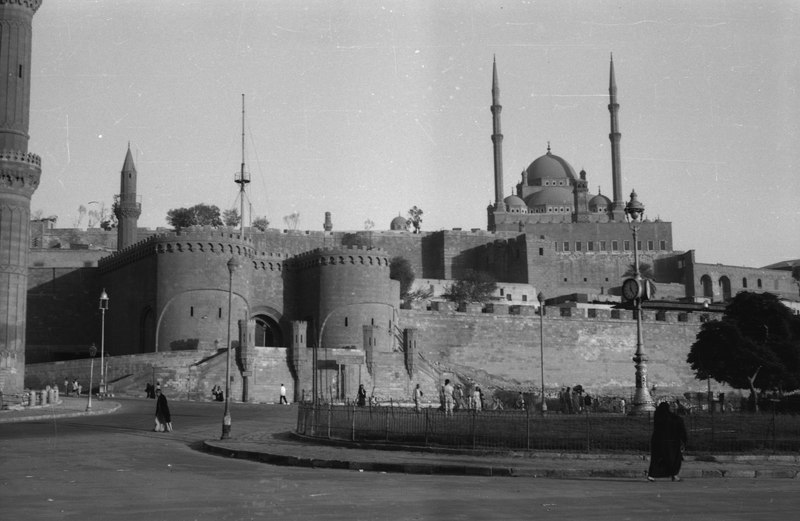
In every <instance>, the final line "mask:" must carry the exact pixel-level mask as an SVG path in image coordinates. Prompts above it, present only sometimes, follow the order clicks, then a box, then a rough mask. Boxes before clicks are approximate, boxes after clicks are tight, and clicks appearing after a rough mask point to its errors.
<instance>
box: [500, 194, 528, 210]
mask: <svg viewBox="0 0 800 521" xmlns="http://www.w3.org/2000/svg"><path fill="white" fill-rule="evenodd" d="M503 202H504V203H505V204H506V206H507V207H508V208H509V209H512V208H526V207H527V205H526V204H525V201H523V200H522V199H521V198H520V197H518V196H516V195H509V196H508V197H506V198H505V199H503Z"/></svg>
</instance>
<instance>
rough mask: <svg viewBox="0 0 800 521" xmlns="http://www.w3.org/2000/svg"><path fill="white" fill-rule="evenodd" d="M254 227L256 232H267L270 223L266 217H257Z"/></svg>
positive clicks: (254, 220)
mask: <svg viewBox="0 0 800 521" xmlns="http://www.w3.org/2000/svg"><path fill="white" fill-rule="evenodd" d="M252 226H253V228H255V229H256V230H259V231H262V232H265V231H267V228H269V221H268V220H267V218H266V217H256V218H255V219H253V223H252Z"/></svg>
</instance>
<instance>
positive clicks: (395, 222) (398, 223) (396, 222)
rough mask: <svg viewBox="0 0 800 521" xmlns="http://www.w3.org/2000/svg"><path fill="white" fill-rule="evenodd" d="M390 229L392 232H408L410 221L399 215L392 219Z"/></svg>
mask: <svg viewBox="0 0 800 521" xmlns="http://www.w3.org/2000/svg"><path fill="white" fill-rule="evenodd" d="M389 229H390V230H392V231H398V232H404V231H406V230H408V220H406V218H405V217H402V216H400V215H398V216H397V217H395V218H394V219H392V222H391V224H390V225H389Z"/></svg>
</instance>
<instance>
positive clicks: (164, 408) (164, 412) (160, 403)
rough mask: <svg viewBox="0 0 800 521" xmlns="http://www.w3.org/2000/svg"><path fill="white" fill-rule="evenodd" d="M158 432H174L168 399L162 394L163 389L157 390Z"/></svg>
mask: <svg viewBox="0 0 800 521" xmlns="http://www.w3.org/2000/svg"><path fill="white" fill-rule="evenodd" d="M155 422H156V424H155V427H154V428H153V430H154V431H156V432H164V431H166V432H172V415H171V414H170V413H169V404H168V403H167V397H166V396H164V395H163V394H162V393H161V389H156V418H155Z"/></svg>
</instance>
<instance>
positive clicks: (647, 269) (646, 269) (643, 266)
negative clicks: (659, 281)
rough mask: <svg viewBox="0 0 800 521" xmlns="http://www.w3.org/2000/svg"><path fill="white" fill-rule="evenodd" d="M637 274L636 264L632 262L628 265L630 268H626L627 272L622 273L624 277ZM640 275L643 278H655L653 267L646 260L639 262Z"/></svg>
mask: <svg viewBox="0 0 800 521" xmlns="http://www.w3.org/2000/svg"><path fill="white" fill-rule="evenodd" d="M634 276H636V264H635V263H631V264H630V265H628V269H627V270H625V273H623V274H622V277H623V278H628V277H634ZM639 276H640V277H642V278H643V279H651V280H653V279H655V275H653V267H652V266H650V265H649V264H648V263H646V262H640V263H639Z"/></svg>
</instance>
